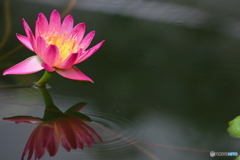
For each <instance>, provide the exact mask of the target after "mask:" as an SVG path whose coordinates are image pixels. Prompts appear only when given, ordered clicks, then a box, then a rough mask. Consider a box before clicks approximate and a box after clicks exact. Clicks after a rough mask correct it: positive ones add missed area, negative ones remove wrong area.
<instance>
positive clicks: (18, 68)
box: [3, 56, 43, 75]
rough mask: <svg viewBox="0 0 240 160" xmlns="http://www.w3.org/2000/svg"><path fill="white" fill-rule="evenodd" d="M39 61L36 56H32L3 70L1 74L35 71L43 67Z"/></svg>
mask: <svg viewBox="0 0 240 160" xmlns="http://www.w3.org/2000/svg"><path fill="white" fill-rule="evenodd" d="M41 63H42V61H41V59H40V58H39V57H38V56H32V57H29V58H27V59H25V60H24V61H22V62H20V63H18V64H16V65H14V66H12V67H11V68H9V69H7V70H5V71H4V72H3V75H7V74H30V73H35V72H38V71H40V70H42V69H43V67H42V66H41Z"/></svg>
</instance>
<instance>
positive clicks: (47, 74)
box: [36, 71, 54, 86]
mask: <svg viewBox="0 0 240 160" xmlns="http://www.w3.org/2000/svg"><path fill="white" fill-rule="evenodd" d="M53 73H54V72H48V71H45V72H44V74H43V76H42V78H41V79H40V80H39V81H38V82H37V83H36V85H37V86H43V85H45V84H46V83H47V82H48V81H49V80H50V79H51V78H52V75H53Z"/></svg>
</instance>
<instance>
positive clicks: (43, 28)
mask: <svg viewBox="0 0 240 160" xmlns="http://www.w3.org/2000/svg"><path fill="white" fill-rule="evenodd" d="M46 32H48V20H47V18H46V17H45V15H44V14H43V13H39V15H38V19H37V21H36V27H35V34H36V37H37V36H41V35H43V34H44V33H46Z"/></svg>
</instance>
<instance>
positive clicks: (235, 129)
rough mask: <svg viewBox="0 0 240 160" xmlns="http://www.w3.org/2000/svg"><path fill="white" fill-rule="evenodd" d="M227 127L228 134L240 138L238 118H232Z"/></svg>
mask: <svg viewBox="0 0 240 160" xmlns="http://www.w3.org/2000/svg"><path fill="white" fill-rule="evenodd" d="M228 124H229V127H228V129H227V130H228V132H229V134H230V135H231V136H232V137H235V138H240V116H237V117H236V118H234V120H232V121H230V122H229V123H228Z"/></svg>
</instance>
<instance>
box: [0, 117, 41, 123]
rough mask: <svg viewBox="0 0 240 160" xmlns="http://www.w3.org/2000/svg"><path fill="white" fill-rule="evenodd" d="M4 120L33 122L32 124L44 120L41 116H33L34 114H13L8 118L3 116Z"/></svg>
mask: <svg viewBox="0 0 240 160" xmlns="http://www.w3.org/2000/svg"><path fill="white" fill-rule="evenodd" d="M3 120H7V121H15V122H16V123H32V124H38V123H42V122H43V121H42V119H41V118H38V117H32V116H13V117H8V118H3Z"/></svg>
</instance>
